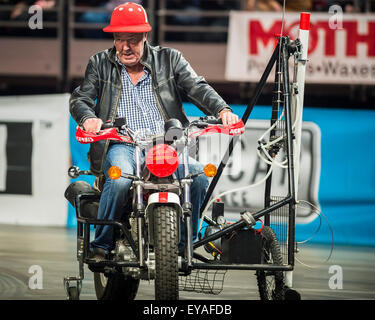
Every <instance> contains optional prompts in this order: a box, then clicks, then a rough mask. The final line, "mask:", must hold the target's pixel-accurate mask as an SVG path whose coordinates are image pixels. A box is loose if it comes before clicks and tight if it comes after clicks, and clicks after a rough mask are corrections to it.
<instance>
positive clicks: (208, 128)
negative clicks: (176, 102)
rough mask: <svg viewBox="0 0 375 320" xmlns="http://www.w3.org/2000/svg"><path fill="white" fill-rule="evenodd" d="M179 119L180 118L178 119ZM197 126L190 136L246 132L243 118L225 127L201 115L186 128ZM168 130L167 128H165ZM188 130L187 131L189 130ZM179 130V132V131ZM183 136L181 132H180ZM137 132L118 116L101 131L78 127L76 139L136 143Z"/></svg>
mask: <svg viewBox="0 0 375 320" xmlns="http://www.w3.org/2000/svg"><path fill="white" fill-rule="evenodd" d="M176 121H178V120H176ZM194 126H195V127H197V128H198V129H199V130H196V131H194V132H189V133H188V135H189V137H190V138H196V137H199V136H201V135H204V134H208V133H221V134H226V135H231V136H238V135H241V134H242V133H244V131H245V126H244V124H243V122H242V120H240V121H238V122H237V123H235V124H233V125H230V126H226V127H224V126H223V125H222V121H221V119H217V118H214V117H209V116H208V117H201V118H199V119H198V120H194V121H192V122H191V123H190V125H189V126H188V127H187V128H186V129H185V130H188V131H190V128H191V127H194ZM119 129H125V131H126V132H127V134H128V136H126V135H124V134H122V133H120V130H119ZM169 129H174V130H177V131H179V132H182V131H183V130H184V129H183V128H182V126H181V125H177V124H176V123H175V124H173V125H172V126H171V127H170V128H169ZM165 130H167V128H166V129H165ZM188 131H187V132H188ZM168 132H169V131H167V133H166V134H165V136H167V135H168ZM179 132H177V133H179ZM179 135H180V136H181V134H179ZM136 136H137V134H136V133H135V132H133V131H132V130H131V129H130V128H129V127H127V126H126V123H125V119H124V118H116V119H115V121H114V122H105V123H104V124H103V125H102V130H101V132H100V133H98V134H96V133H89V132H86V131H84V130H82V129H81V128H80V127H77V132H76V139H77V140H78V142H80V143H93V142H97V141H99V140H116V141H122V142H126V143H131V144H134V143H135V141H136V140H137V139H135V137H136ZM172 136H173V139H172V140H175V139H176V138H175V136H176V137H177V136H178V135H172Z"/></svg>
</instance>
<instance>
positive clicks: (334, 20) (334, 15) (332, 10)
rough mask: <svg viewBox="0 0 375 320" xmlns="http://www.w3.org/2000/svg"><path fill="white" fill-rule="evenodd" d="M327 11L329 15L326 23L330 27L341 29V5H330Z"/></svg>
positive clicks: (342, 15)
mask: <svg viewBox="0 0 375 320" xmlns="http://www.w3.org/2000/svg"><path fill="white" fill-rule="evenodd" d="M328 13H329V14H330V15H331V16H330V17H329V19H328V25H329V27H330V29H334V30H336V29H342V21H343V17H344V14H343V11H342V8H341V6H339V5H336V4H335V5H332V6H330V7H329V9H328Z"/></svg>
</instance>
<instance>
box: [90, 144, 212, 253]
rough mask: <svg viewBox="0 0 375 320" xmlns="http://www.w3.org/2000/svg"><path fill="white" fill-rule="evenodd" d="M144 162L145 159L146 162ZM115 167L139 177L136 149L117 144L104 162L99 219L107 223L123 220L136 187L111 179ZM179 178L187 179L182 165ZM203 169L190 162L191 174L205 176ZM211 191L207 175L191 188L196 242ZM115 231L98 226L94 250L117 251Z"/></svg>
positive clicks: (109, 227)
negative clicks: (136, 166) (201, 217)
mask: <svg viewBox="0 0 375 320" xmlns="http://www.w3.org/2000/svg"><path fill="white" fill-rule="evenodd" d="M142 160H144V159H142ZM111 166H118V167H119V168H120V169H121V171H122V172H124V173H127V174H135V157H134V147H133V146H127V145H124V144H114V145H111V146H110V147H109V148H108V153H107V156H106V159H105V161H104V166H103V170H104V174H105V177H106V180H105V183H104V186H103V191H102V195H101V198H100V203H99V210H98V219H103V220H120V218H121V215H122V213H123V205H124V203H125V199H126V196H127V195H128V192H129V189H130V187H131V184H132V180H130V179H126V178H122V177H121V178H119V179H116V180H112V179H110V178H108V169H109V168H110V167H111ZM177 170H178V173H179V176H180V177H181V178H182V177H183V171H182V170H183V168H182V164H180V165H179V167H178V169H177ZM202 171H203V165H202V164H200V163H199V162H197V161H196V160H195V159H193V158H191V157H190V158H189V172H190V173H196V172H202ZM207 188H208V179H207V177H206V176H205V175H200V176H198V177H196V178H194V179H193V183H192V184H191V186H190V191H191V202H192V206H193V208H192V230H193V240H195V239H196V238H197V235H198V225H199V217H200V207H201V204H202V202H203V200H204V197H205V195H206V191H207ZM183 230H184V227H183V226H181V242H180V244H179V247H180V248H181V247H183V246H184V239H185V235H184V232H183ZM113 240H114V229H113V226H109V225H97V226H96V232H95V240H94V241H92V242H91V246H92V247H99V248H103V249H104V250H106V251H107V252H109V251H110V250H111V249H112V248H113Z"/></svg>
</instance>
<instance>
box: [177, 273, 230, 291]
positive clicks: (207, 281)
mask: <svg viewBox="0 0 375 320" xmlns="http://www.w3.org/2000/svg"><path fill="white" fill-rule="evenodd" d="M226 273H227V270H202V269H195V270H192V272H191V274H189V275H188V276H180V277H179V290H180V291H189V292H197V293H206V294H214V295H218V294H219V293H221V291H223V286H224V278H225V274H226Z"/></svg>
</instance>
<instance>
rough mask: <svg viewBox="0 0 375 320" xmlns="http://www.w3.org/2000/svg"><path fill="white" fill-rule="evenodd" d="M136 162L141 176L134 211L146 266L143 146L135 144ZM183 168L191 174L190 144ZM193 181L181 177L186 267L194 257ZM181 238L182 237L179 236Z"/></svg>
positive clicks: (185, 151)
mask: <svg viewBox="0 0 375 320" xmlns="http://www.w3.org/2000/svg"><path fill="white" fill-rule="evenodd" d="M134 151H135V164H136V172H135V175H136V176H137V177H138V178H139V179H138V181H134V186H135V195H134V197H135V200H136V202H135V204H134V212H135V215H136V217H137V227H138V252H139V265H140V267H145V265H146V261H145V255H144V252H145V248H144V241H143V239H144V236H143V233H144V230H143V228H144V221H145V204H144V202H143V182H142V176H141V175H142V168H141V148H140V147H139V146H137V145H136V146H135V148H134ZM182 159H183V163H182V168H183V175H184V177H187V176H188V175H189V149H188V146H184V148H183V152H182ZM192 182H193V180H192V179H191V178H183V179H181V185H182V191H183V204H182V210H183V220H184V222H185V259H186V265H185V266H186V267H187V268H188V269H190V268H191V267H192V258H193V237H192V235H193V231H192V204H191V193H190V185H191V183H192ZM179 238H180V237H179Z"/></svg>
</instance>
